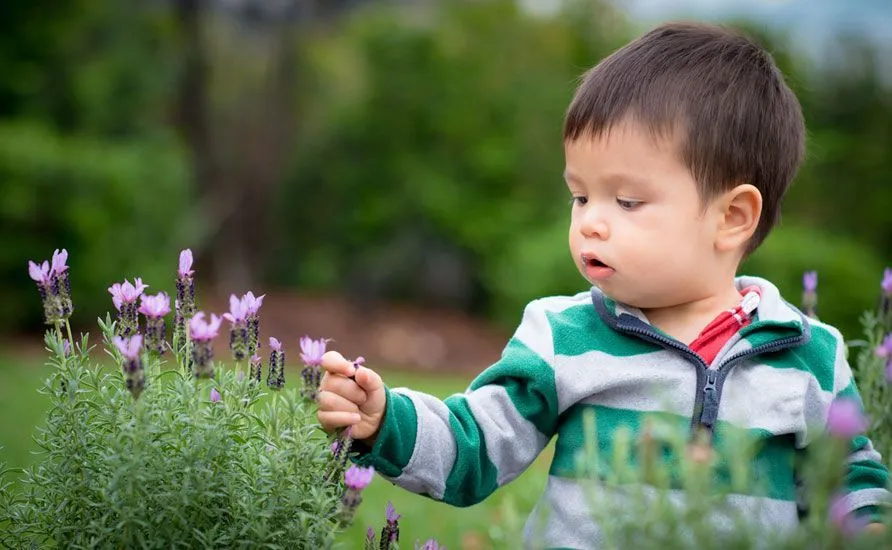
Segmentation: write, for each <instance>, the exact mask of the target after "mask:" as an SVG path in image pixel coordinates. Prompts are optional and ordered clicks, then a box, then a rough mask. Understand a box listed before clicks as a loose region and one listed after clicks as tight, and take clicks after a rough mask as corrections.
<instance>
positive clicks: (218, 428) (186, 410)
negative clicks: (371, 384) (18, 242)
mask: <svg viewBox="0 0 892 550" xmlns="http://www.w3.org/2000/svg"><path fill="white" fill-rule="evenodd" d="M66 260H67V252H65V251H64V250H63V251H62V252H61V253H60V252H59V251H56V253H55V254H54V256H53V261H52V263H50V262H44V263H43V264H40V265H38V264H35V263H33V262H31V264H30V265H29V272H30V273H31V275H32V278H34V280H35V282H37V284H38V288H39V290H40V293H41V297H42V300H43V303H44V312H45V317H46V322H47V323H48V324H49V325H51V326H52V328H51V329H50V330H48V331H47V333H46V336H45V343H46V347H47V350H48V352H49V359H48V362H49V364H50V365H51V366H52V367H53V369H52V374H51V376H50V377H49V378H48V379H47V380H46V382H45V384H44V386H43V387H42V388H41V392H42V393H44V394H47V395H48V396H49V398H50V401H51V405H50V408H49V412H48V413H47V416H46V419H45V423H44V425H43V426H41V427H40V428H39V430H38V433H37V436H36V441H37V442H38V444H39V446H40V449H41V455H40V459H39V461H38V462H37V463H36V464H35V465H34V466H32V467H31V468H29V469H27V470H26V471H24V472H23V474H22V476H21V478H20V479H19V480H18V482H19V483H18V485H19V486H20V487H21V491H18V492H16V493H13V492H11V491H10V490H9V481H8V480H9V476H10V475H11V474H12V472H8V471H5V470H4V471H0V473H2V474H3V477H0V514H2V515H0V525H3V526H4V529H3V530H0V546H3V547H10V548H28V547H44V546H55V547H61V548H78V547H115V548H233V547H245V548H247V547H251V548H253V547H266V548H328V547H330V546H331V545H332V544H333V541H334V539H335V536H336V535H337V533H339V532H340V531H341V530H342V529H343V528H344V527H345V525H346V524H347V523H348V522H349V521H350V520H351V519H352V517H353V513H354V512H355V508H356V506H358V504H359V502H360V501H361V496H360V493H361V491H362V489H363V488H364V487H365V485H367V484H368V480H370V478H371V476H372V474H373V472H372V471H371V470H363V471H362V473H361V475H359V476H357V474H356V473H355V472H350V473H349V474H348V475H346V476H339V477H338V478H336V479H328V478H327V477H326V473H327V472H329V471H330V470H331V468H330V465H331V463H332V462H335V461H336V462H337V463H338V464H341V463H342V460H343V459H342V457H340V456H338V457H334V456H332V453H331V452H330V450H329V449H330V445H331V440H330V439H329V438H328V437H327V436H326V435H325V434H324V433H323V432H322V431H321V430H318V429H317V428H318V425H317V424H316V421H315V416H314V415H313V410H312V408H313V405H312V403H309V402H307V400H305V399H303V398H302V397H301V393H300V391H299V389H295V388H286V387H284V384H285V379H284V370H285V357H284V352H283V351H282V345H281V343H279V342H278V341H277V340H275V338H271V339H270V342H271V346H270V347H271V348H272V356H271V359H270V365H269V367H270V376H269V377H268V381H270V382H271V384H270V387H272V388H273V389H275V390H277V391H275V392H272V393H266V391H267V390H266V388H265V387H264V385H262V384H260V383H259V382H260V377H261V374H260V370H261V369H262V365H261V362H260V359H259V357H258V356H257V354H256V351H257V348H258V347H259V345H258V338H259V321H258V310H259V307H260V304H261V300H262V298H263V296H261V297H260V298H254V295H253V294H252V293H248V294H247V295H246V297H245V298H243V299H242V300H243V301H239V305H238V311H237V312H236V313H238V314H239V317H238V319H237V320H236V319H235V317H234V316H233V319H232V321H235V322H233V328H234V329H235V328H236V327H237V328H238V330H237V331H236V332H237V333H238V334H237V338H236V340H238V344H239V345H238V346H237V348H238V349H234V350H233V351H234V352H236V358H237V359H238V360H240V359H239V358H241V359H244V358H245V357H253V360H252V361H251V370H250V373H249V376H244V373H243V372H241V371H240V370H239V369H237V368H231V367H230V366H228V365H226V364H225V363H223V362H221V361H217V360H215V359H214V357H213V346H212V343H213V341H214V339H215V338H216V337H217V334H218V331H219V327H220V324H221V321H222V319H221V318H220V317H218V316H217V315H213V314H212V315H210V316H208V315H206V313H204V312H201V311H198V310H197V307H196V303H195V293H194V282H193V279H192V276H193V273H194V272H193V271H192V259H191V252H190V251H183V253H182V254H181V255H180V266H179V270H178V273H177V301H176V304H175V305H176V322H175V323H174V330H173V332H174V338H173V341H172V342H169V341H168V340H167V339H166V336H167V335H166V331H165V324H164V317H165V316H166V315H167V314H168V313H169V312H170V303H169V298H168V297H167V295H166V294H163V293H160V294H157V295H155V296H144V295H143V291H144V290H145V289H146V288H147V285H146V284H143V282H142V280H141V279H139V278H137V279H135V282H134V283H133V284H131V283H130V282H129V281H126V280H125V281H124V283H118V284H115V285H113V286H112V287H111V288H110V289H109V291H110V293H111V294H112V299H113V303H114V306H115V309H116V310H117V319H115V320H113V319H112V318H111V316H106V318H105V319H104V320H102V319H100V320H99V327H100V329H101V336H102V341H101V343H100V344H99V345H91V343H90V341H89V335H83V336H82V337H81V339H80V341H79V342H73V340H72V338H71V329H70V326H69V324H68V317H69V316H70V314H71V311H73V305H72V304H71V302H70V292H69V287H68V283H67V280H68V279H67V269H68V268H67V266H66V265H65V262H66ZM140 299H142V304H141V307H139V308H138V309H137V307H136V304H137V301H138V300H140ZM243 309H244V311H242V310H243ZM140 313H141V314H142V315H143V316H144V317H145V318H146V322H145V324H144V327H145V331H144V332H141V331H140V322H139V319H138V314H140ZM231 313H232V312H231ZM242 313H245V315H242ZM243 321H244V322H245V326H244V327H242V326H241V324H240V323H242V322H243ZM243 328H244V329H245V330H246V332H247V334H246V335H245V334H244V332H243ZM63 329H64V331H65V332H66V333H67V338H66V337H65V336H63ZM243 336H244V338H243ZM242 339H243V341H242ZM96 348H101V349H102V350H103V351H104V352H105V354H107V355H108V357H109V358H110V360H111V362H112V364H113V368H111V369H110V368H108V365H107V362H106V363H105V364H103V363H102V362H100V361H98V360H96V359H94V358H93V357H92V356H91V355H92V354H93V352H94V351H96ZM167 350H172V351H173V353H172V354H166V353H165V352H166V351H167ZM249 353H250V355H248V354H249ZM167 358H170V361H171V364H168V363H167V362H166V361H167Z"/></svg>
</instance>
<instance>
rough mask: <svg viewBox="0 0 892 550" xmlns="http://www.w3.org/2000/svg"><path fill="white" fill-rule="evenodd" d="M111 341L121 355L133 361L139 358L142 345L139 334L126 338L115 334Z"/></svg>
mask: <svg viewBox="0 0 892 550" xmlns="http://www.w3.org/2000/svg"><path fill="white" fill-rule="evenodd" d="M112 342H113V343H114V344H115V347H116V348H118V351H120V352H121V355H123V356H124V357H126V358H127V359H130V360H131V361H134V360H136V359H138V358H139V350H140V348H141V347H142V336H141V335H139V334H136V335H134V336H130V337H126V338H121V337H120V336H115V338H114V339H113V340H112Z"/></svg>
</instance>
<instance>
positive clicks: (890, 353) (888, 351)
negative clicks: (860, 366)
mask: <svg viewBox="0 0 892 550" xmlns="http://www.w3.org/2000/svg"><path fill="white" fill-rule="evenodd" d="M876 354H877V357H882V358H884V359H885V358H889V359H892V333H889V334H887V335H886V337H885V338H883V343H882V344H880V345H879V346H878V347H877V349H876Z"/></svg>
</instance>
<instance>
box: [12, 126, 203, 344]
mask: <svg viewBox="0 0 892 550" xmlns="http://www.w3.org/2000/svg"><path fill="white" fill-rule="evenodd" d="M0 181H2V187H3V201H2V202H0V235H2V236H3V243H4V245H3V246H2V247H0V273H2V277H3V280H4V281H9V282H10V283H8V284H4V285H3V286H0V301H2V303H3V304H4V311H5V312H6V315H4V316H2V317H0V328H5V329H10V328H14V327H15V325H13V324H12V323H15V322H20V321H21V320H23V319H28V320H33V319H35V318H36V319H37V320H38V321H39V320H40V316H41V315H42V313H41V309H40V308H39V307H38V305H39V303H40V297H39V295H38V292H37V288H36V286H35V285H34V283H33V281H31V280H30V279H29V278H28V272H27V260H34V261H35V262H38V263H39V262H42V261H43V260H46V259H49V258H50V256H52V253H53V250H54V249H55V248H66V249H68V251H69V254H70V260H69V264H70V265H72V269H71V285H72V287H73V288H75V289H76V294H77V296H76V298H77V300H76V303H77V307H78V310H76V311H75V319H78V320H80V322H81V323H83V322H90V323H92V321H93V320H95V319H96V317H97V316H98V315H99V314H100V313H102V312H103V311H107V310H108V309H109V308H111V302H110V300H111V297H110V295H109V294H108V291H107V290H106V289H107V288H108V287H109V286H111V284H112V283H114V282H117V281H118V279H119V277H120V276H121V273H124V274H125V275H124V276H125V277H127V278H128V279H130V280H131V281H132V279H133V277H137V276H141V277H143V280H144V282H145V283H146V284H149V285H151V286H150V288H151V289H152V290H154V291H159V290H166V291H167V292H168V293H170V292H171V291H172V289H173V286H174V284H173V282H174V279H175V277H176V265H177V264H176V262H177V253H178V250H179V249H178V247H179V246H180V244H181V243H182V242H183V240H184V239H185V236H186V235H187V234H189V233H190V232H191V230H192V227H190V224H189V223H188V221H187V220H184V219H181V218H182V216H183V213H184V212H185V211H186V206H187V205H188V193H189V186H188V183H187V182H188V172H187V170H186V165H185V163H184V159H183V155H182V154H181V153H180V151H178V150H177V149H176V148H173V147H171V146H170V144H167V143H165V142H163V141H162V142H155V141H151V140H145V139H144V140H139V141H132V142H125V141H123V140H117V141H115V142H111V141H104V140H96V139H91V138H86V137H73V136H72V137H62V136H60V135H58V134H56V133H54V132H53V131H51V130H48V129H47V128H45V127H43V126H41V125H35V124H24V123H18V124H9V123H6V124H0Z"/></svg>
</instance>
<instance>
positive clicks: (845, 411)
mask: <svg viewBox="0 0 892 550" xmlns="http://www.w3.org/2000/svg"><path fill="white" fill-rule="evenodd" d="M867 426H868V420H867V417H865V416H864V413H863V412H861V405H860V404H859V403H858V402H857V401H855V400H854V399H847V398H836V399H834V400H833V402H832V403H830V409H829V410H828V411H827V431H829V432H830V435H832V436H834V437H838V438H840V439H851V438H853V437H855V436H856V435H858V434H860V433H863V432H864V431H865V430H866V429H867Z"/></svg>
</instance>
